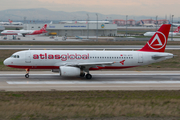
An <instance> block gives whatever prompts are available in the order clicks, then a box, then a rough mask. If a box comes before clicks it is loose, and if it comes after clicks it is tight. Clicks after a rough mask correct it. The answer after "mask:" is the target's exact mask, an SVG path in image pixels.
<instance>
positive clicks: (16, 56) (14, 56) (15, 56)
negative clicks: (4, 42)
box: [11, 55, 19, 58]
mask: <svg viewBox="0 0 180 120" xmlns="http://www.w3.org/2000/svg"><path fill="white" fill-rule="evenodd" d="M11 57H12V58H19V55H12V56H11Z"/></svg>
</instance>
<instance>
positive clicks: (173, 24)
mask: <svg viewBox="0 0 180 120" xmlns="http://www.w3.org/2000/svg"><path fill="white" fill-rule="evenodd" d="M168 21H169V20H168ZM168 24H171V25H172V26H176V27H178V26H180V24H178V23H171V22H170V21H169V23H168Z"/></svg>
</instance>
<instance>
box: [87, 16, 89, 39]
mask: <svg viewBox="0 0 180 120" xmlns="http://www.w3.org/2000/svg"><path fill="white" fill-rule="evenodd" d="M87 16H88V18H87V39H89V14H87Z"/></svg>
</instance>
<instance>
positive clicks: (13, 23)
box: [9, 19, 23, 25]
mask: <svg viewBox="0 0 180 120" xmlns="http://www.w3.org/2000/svg"><path fill="white" fill-rule="evenodd" d="M9 23H10V25H23V23H22V22H13V21H12V20H10V19H9Z"/></svg>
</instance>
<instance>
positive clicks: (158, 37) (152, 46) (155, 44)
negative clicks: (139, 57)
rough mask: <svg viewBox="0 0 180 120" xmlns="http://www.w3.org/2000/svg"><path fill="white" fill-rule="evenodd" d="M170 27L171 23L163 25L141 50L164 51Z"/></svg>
mask: <svg viewBox="0 0 180 120" xmlns="http://www.w3.org/2000/svg"><path fill="white" fill-rule="evenodd" d="M170 28H171V25H170V24H164V25H162V26H161V27H160V28H159V29H158V31H157V32H156V33H155V34H154V35H153V36H152V38H151V39H150V40H149V41H148V42H147V43H146V45H145V46H144V47H143V48H142V49H140V50H139V51H146V52H164V50H165V48H166V43H167V39H168V35H169V31H170Z"/></svg>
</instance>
